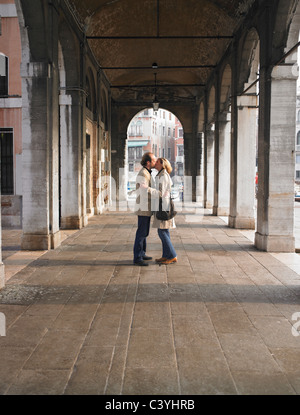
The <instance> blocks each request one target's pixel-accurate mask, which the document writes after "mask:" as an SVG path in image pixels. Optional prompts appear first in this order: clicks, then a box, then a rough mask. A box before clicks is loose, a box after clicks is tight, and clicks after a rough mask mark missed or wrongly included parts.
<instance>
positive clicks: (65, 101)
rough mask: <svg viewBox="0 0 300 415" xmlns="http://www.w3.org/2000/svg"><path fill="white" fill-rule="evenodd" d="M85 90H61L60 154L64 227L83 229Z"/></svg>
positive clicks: (62, 220)
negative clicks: (82, 154)
mask: <svg viewBox="0 0 300 415" xmlns="http://www.w3.org/2000/svg"><path fill="white" fill-rule="evenodd" d="M81 101H82V97H81V93H80V92H79V91H70V90H68V93H67V94H64V93H61V95H60V97H59V105H60V153H61V228H62V229H80V228H81V227H82V226H83V217H82V206H81V192H82V190H81V168H80V165H81V157H80V152H81V148H80V147H81V145H80V143H81V131H82V128H81V122H80V120H81V117H82V116H81V111H82V109H81V108H82V107H81Z"/></svg>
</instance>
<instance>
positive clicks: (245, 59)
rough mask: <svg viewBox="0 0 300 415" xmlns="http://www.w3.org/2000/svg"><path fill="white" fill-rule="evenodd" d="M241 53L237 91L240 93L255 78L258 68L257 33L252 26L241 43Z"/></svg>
mask: <svg viewBox="0 0 300 415" xmlns="http://www.w3.org/2000/svg"><path fill="white" fill-rule="evenodd" d="M241 47H242V54H241V61H240V70H239V79H238V86H237V88H238V93H241V92H242V91H243V90H244V88H245V85H246V84H248V83H249V84H251V83H252V82H254V81H256V80H257V76H258V70H259V35H258V32H257V30H256V29H255V28H254V27H252V28H251V29H250V30H249V31H248V33H247V34H246V36H245V39H244V41H243V43H242V45H241Z"/></svg>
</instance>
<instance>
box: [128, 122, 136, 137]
mask: <svg viewBox="0 0 300 415" xmlns="http://www.w3.org/2000/svg"><path fill="white" fill-rule="evenodd" d="M129 135H131V136H135V125H134V123H131V124H130V131H129Z"/></svg>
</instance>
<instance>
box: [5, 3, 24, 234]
mask: <svg viewBox="0 0 300 415" xmlns="http://www.w3.org/2000/svg"><path fill="white" fill-rule="evenodd" d="M0 16H1V35H0V137H1V195H2V197H1V210H2V226H3V227H6V226H9V227H21V226H22V215H21V212H22V194H23V187H22V79H21V73H20V69H21V39H20V30H19V20H18V15H17V10H16V6H15V4H14V1H11V0H3V1H2V2H1V4H0Z"/></svg>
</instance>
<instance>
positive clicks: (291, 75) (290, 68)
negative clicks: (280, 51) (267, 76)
mask: <svg viewBox="0 0 300 415" xmlns="http://www.w3.org/2000/svg"><path fill="white" fill-rule="evenodd" d="M298 75H299V67H298V65H297V63H294V64H285V65H277V66H275V67H274V68H273V70H272V72H271V77H272V79H275V80H286V79H290V80H297V79H298Z"/></svg>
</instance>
